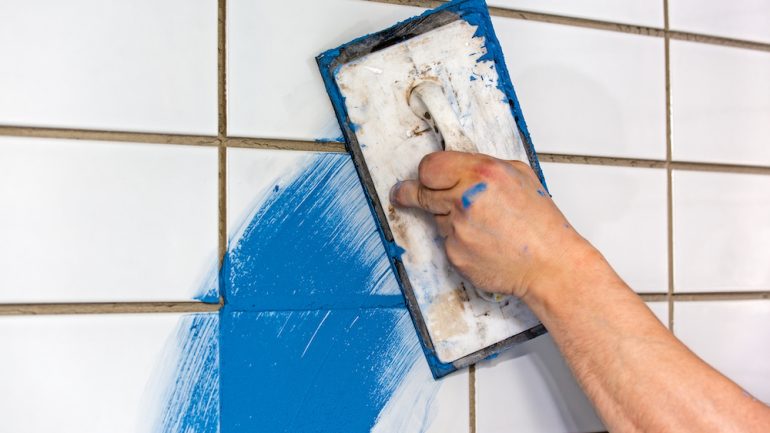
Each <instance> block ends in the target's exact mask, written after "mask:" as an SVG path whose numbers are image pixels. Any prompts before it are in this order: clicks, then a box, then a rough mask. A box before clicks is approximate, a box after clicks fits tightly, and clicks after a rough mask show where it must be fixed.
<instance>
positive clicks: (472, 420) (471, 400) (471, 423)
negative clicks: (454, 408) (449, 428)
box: [468, 364, 476, 433]
mask: <svg viewBox="0 0 770 433" xmlns="http://www.w3.org/2000/svg"><path fill="white" fill-rule="evenodd" d="M468 406H469V407H468V410H469V414H468V432H469V433H476V364H472V365H471V366H470V367H468Z"/></svg>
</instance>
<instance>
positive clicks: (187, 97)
mask: <svg viewBox="0 0 770 433" xmlns="http://www.w3.org/2000/svg"><path fill="white" fill-rule="evenodd" d="M0 57H2V58H4V59H6V60H7V61H6V62H4V65H3V67H2V68H0V95H3V96H2V98H0V124H5V125H23V126H44V127H57V128H86V129H107V130H124V131H150V132H169V133H183V134H212V135H214V134H216V132H217V2H216V0H193V1H186V0H170V1H163V2H156V1H153V0H138V1H131V2H102V1H98V0H76V1H69V2H66V3H62V2H58V1H55V0H34V1H28V2H3V3H2V4H1V5H0ZM11 59H12V60H11Z"/></svg>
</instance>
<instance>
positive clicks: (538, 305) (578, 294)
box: [522, 238, 625, 317]
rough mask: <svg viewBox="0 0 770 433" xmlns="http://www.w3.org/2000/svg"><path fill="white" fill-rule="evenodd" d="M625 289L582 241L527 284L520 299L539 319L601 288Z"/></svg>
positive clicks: (618, 279) (585, 297)
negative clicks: (619, 287) (617, 287)
mask: <svg viewBox="0 0 770 433" xmlns="http://www.w3.org/2000/svg"><path fill="white" fill-rule="evenodd" d="M610 286H625V283H623V281H622V280H621V279H620V277H619V276H618V275H617V274H616V273H615V271H614V270H613V269H612V267H611V266H610V265H609V263H607V261H606V260H605V258H604V256H602V254H601V253H600V252H599V251H598V250H597V249H596V248H594V247H593V246H592V245H591V244H590V243H588V242H587V241H586V240H584V239H583V238H580V239H579V240H576V241H574V242H573V243H572V244H571V245H570V246H569V247H567V248H565V249H564V250H563V252H562V254H561V256H560V257H559V259H558V260H555V261H553V262H552V263H550V264H548V265H546V266H545V267H543V269H542V270H541V271H540V272H538V273H537V275H535V276H534V278H533V279H532V280H531V281H530V283H529V285H528V287H527V291H526V293H525V295H524V296H523V297H522V300H523V301H524V302H525V303H526V304H527V305H529V307H530V308H531V309H532V310H533V311H534V312H535V313H536V314H537V315H538V316H539V317H540V316H541V315H543V316H547V315H551V314H553V313H554V312H555V310H556V309H557V308H559V307H569V305H573V306H574V305H576V304H577V303H581V302H582V300H587V299H590V298H591V297H592V296H593V295H594V293H592V292H593V291H596V290H600V288H602V287H605V288H606V287H610Z"/></svg>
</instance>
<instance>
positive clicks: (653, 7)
mask: <svg viewBox="0 0 770 433" xmlns="http://www.w3.org/2000/svg"><path fill="white" fill-rule="evenodd" d="M487 4H489V6H498V7H503V8H508V9H518V10H525V11H533V12H544V13H549V14H556V15H565V16H571V17H577V18H589V19H596V20H602V21H613V22H620V23H628V24H637V25H642V26H650V27H663V2H659V1H648V0H614V1H613V0H582V1H579V2H575V1H565V0H488V1H487Z"/></svg>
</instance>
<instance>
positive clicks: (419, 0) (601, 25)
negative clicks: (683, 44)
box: [368, 0, 770, 52]
mask: <svg viewBox="0 0 770 433" xmlns="http://www.w3.org/2000/svg"><path fill="white" fill-rule="evenodd" d="M368 1H372V2H377V3H390V4H398V5H404V6H415V7H422V8H434V7H437V6H440V5H442V4H444V3H446V1H436V0H368ZM488 9H489V14H490V15H492V16H497V17H503V18H513V19H519V20H527V21H537V22H542V23H550V24H562V25H568V26H573V27H584V28H590V29H596V30H606V31H612V32H619V33H627V34H633V35H643V36H653V37H659V38H662V37H666V36H668V37H669V38H670V39H677V40H682V41H689V42H698V43H703V44H709V45H720V46H728V47H734V48H744V49H749V50H757V51H768V52H770V43H764V42H755V41H749V40H743V39H733V38H727V37H722V36H713V35H705V34H701V33H692V32H685V31H678V30H669V25H668V4H664V28H659V27H650V26H640V25H635V24H623V23H616V22H612V21H603V20H596V19H590V18H578V17H572V16H566V15H558V14H551V13H545V12H533V11H525V10H520V9H511V8H503V7H496V6H492V7H488Z"/></svg>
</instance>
